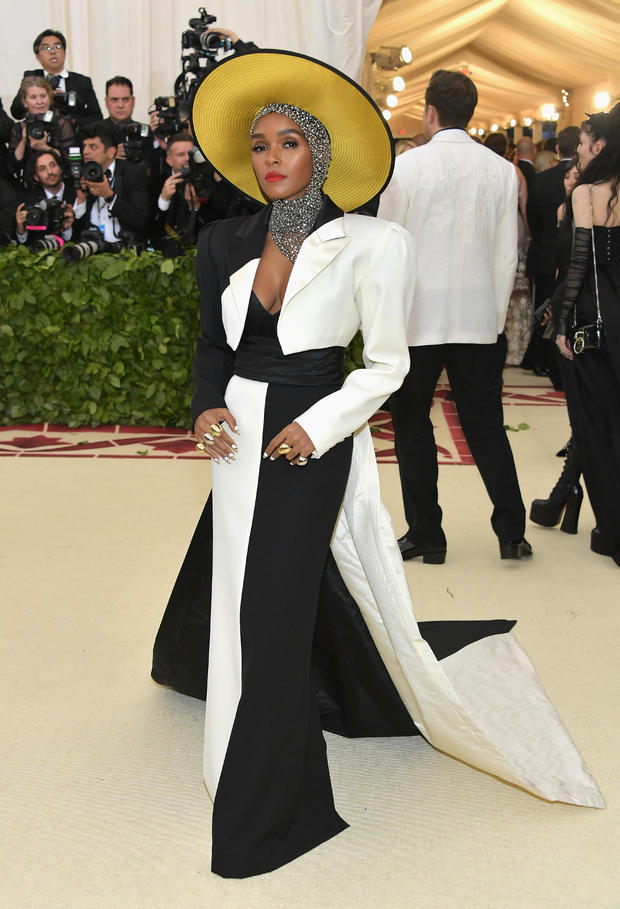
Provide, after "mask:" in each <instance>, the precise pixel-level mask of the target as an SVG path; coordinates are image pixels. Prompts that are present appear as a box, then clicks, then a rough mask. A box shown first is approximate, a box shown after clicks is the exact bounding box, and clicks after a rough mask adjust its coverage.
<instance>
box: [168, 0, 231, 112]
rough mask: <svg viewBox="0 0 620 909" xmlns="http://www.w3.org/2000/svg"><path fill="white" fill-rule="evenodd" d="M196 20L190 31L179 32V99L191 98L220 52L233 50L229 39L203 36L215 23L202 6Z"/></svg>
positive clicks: (176, 88)
mask: <svg viewBox="0 0 620 909" xmlns="http://www.w3.org/2000/svg"><path fill="white" fill-rule="evenodd" d="M198 12H199V13H200V15H199V17H198V18H195V19H190V20H189V23H188V25H189V29H187V30H186V31H184V32H182V33H181V66H182V70H183V71H182V73H181V75H180V76H179V77H178V78H177V80H176V82H175V83H174V92H175V94H176V95H177V96H178V97H180V98H193V96H194V94H195V92H196V89H197V88H198V86H199V85H200V83H201V81H202V80H203V78H204V77H205V76H206V75H207V73H208V72H209V71H210V70H211V69H213V67H214V66H215V65H216V62H217V61H216V57H217V55H218V53H219V52H220V51H221V50H224V51H229V50H232V46H233V43H232V41H231V40H230V38H222V37H221V35H218V34H216V33H215V32H212V33H211V34H206V33H207V31H208V30H209V28H210V27H211V26H212V25H213V23H214V22H215V21H216V16H211V15H210V14H209V13H208V12H207V11H206V9H205V8H204V6H199V7H198Z"/></svg>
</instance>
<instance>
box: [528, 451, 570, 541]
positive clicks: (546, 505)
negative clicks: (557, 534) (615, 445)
mask: <svg viewBox="0 0 620 909" xmlns="http://www.w3.org/2000/svg"><path fill="white" fill-rule="evenodd" d="M566 447H567V454H566V460H565V461H564V467H563V468H562V473H561V474H560V476H559V479H558V481H557V483H556V484H555V486H554V487H553V489H552V490H551V492H550V493H549V498H547V499H534V501H533V502H532V504H531V506H530V521H533V522H534V523H535V524H542V526H543V527H555V526H556V524H558V523H559V521H560V518H561V517H562V514H564V518H563V520H562V526H561V527H560V530H563V531H564V533H577V524H578V522H579V511H580V509H581V503H582V501H583V489H582V488H581V484H580V483H579V477H580V476H581V464H580V461H579V454H578V452H577V446H576V445H575V442H574V440H573V439H571V440H570V442H569V443H568V445H567V446H566Z"/></svg>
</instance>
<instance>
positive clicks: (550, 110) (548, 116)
mask: <svg viewBox="0 0 620 909" xmlns="http://www.w3.org/2000/svg"><path fill="white" fill-rule="evenodd" d="M554 113H555V107H554V105H553V104H544V105H543V108H542V115H543V119H545V120H553V115H554ZM528 125H529V124H528Z"/></svg>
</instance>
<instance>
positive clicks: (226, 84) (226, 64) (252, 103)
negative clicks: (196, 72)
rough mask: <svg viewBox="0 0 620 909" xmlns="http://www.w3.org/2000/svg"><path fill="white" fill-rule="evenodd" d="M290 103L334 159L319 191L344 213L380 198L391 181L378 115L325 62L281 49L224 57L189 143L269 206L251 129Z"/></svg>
mask: <svg viewBox="0 0 620 909" xmlns="http://www.w3.org/2000/svg"><path fill="white" fill-rule="evenodd" d="M272 102H278V103H282V104H293V105H295V106H296V107H301V108H303V110H307V111H308V112H309V113H311V114H312V115H313V116H314V117H316V118H317V119H318V120H320V121H321V123H322V124H323V125H324V126H325V128H326V129H327V131H328V132H329V136H330V139H331V152H332V160H331V164H330V166H329V171H328V174H327V180H326V181H325V184H324V186H323V190H324V192H325V193H326V194H327V195H328V196H329V197H330V198H331V199H333V201H334V202H335V203H336V205H338V206H339V207H340V208H342V209H343V210H344V211H351V210H352V209H354V208H358V207H359V206H361V205H364V203H366V202H368V201H369V199H372V197H373V196H375V195H376V194H377V193H379V192H381V190H383V188H384V187H385V185H386V183H387V182H388V180H389V179H390V176H391V174H392V168H393V166H394V154H393V150H392V141H391V136H390V131H389V129H388V126H387V123H386V122H385V120H384V118H383V116H382V114H381V111H380V110H379V108H378V107H377V105H376V104H375V103H374V101H373V100H372V98H370V97H369V96H368V95H367V94H366V92H365V91H364V90H363V89H362V88H361V87H360V86H359V85H358V84H357V83H356V82H353V80H352V79H349V77H348V76H345V75H344V73H341V72H340V71H339V70H337V69H334V68H333V67H332V66H329V65H328V64H327V63H322V62H321V61H320V60H315V59H314V58H312V57H306V56H304V55H303V54H294V53H290V52H289V51H281V50H259V51H256V52H254V53H249V54H242V55H239V56H238V57H228V58H227V59H225V60H223V61H222V63H220V64H219V65H218V66H216V67H215V68H214V69H212V70H211V72H209V73H208V74H207V76H205V78H204V79H203V80H202V82H201V83H200V85H199V87H198V90H197V92H196V96H195V99H194V105H193V109H192V128H193V131H194V136H195V138H196V141H197V143H198V145H199V146H200V149H201V151H202V153H203V154H204V156H205V158H207V160H208V161H210V163H211V164H212V165H213V167H214V168H215V170H216V171H217V172H218V173H219V174H221V175H222V176H223V177H225V178H226V179H227V180H229V181H230V182H231V183H232V184H234V186H236V187H238V189H240V190H241V191H242V192H244V193H246V194H247V195H248V196H251V197H252V198H253V199H258V200H259V201H260V202H265V201H269V200H268V199H266V197H265V196H264V195H263V192H262V190H261V188H260V186H259V184H258V180H257V179H256V176H255V174H254V169H253V167H252V159H251V153H250V128H251V126H252V123H253V122H254V118H255V117H256V115H257V114H258V112H259V111H260V110H262V108H263V107H265V106H266V105H267V104H271V103H272Z"/></svg>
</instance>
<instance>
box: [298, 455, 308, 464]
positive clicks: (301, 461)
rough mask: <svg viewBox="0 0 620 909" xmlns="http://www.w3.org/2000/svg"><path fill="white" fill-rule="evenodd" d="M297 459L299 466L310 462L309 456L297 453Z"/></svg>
mask: <svg viewBox="0 0 620 909" xmlns="http://www.w3.org/2000/svg"><path fill="white" fill-rule="evenodd" d="M296 460H297V466H298V467H305V466H306V464H307V463H308V458H304V456H303V455H297V458H296Z"/></svg>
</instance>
